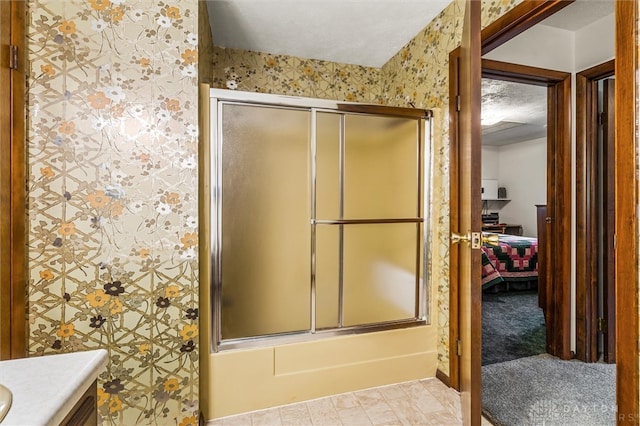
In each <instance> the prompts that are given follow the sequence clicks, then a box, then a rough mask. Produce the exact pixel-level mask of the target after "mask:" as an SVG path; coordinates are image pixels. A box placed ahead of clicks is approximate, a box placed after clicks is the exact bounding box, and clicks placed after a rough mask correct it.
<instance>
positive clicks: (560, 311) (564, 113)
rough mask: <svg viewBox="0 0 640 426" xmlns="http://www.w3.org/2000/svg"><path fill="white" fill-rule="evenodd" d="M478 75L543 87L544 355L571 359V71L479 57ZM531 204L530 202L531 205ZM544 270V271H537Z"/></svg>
mask: <svg viewBox="0 0 640 426" xmlns="http://www.w3.org/2000/svg"><path fill="white" fill-rule="evenodd" d="M482 76H483V77H486V78H492V79H495V80H505V81H511V82H516V83H523V84H531V85H536V86H543V87H547V105H548V107H547V148H546V149H547V162H546V170H547V171H546V173H547V185H546V186H547V190H546V193H547V218H550V219H551V222H549V220H547V224H546V226H547V230H546V235H547V238H546V242H547V247H539V250H541V251H542V250H546V252H547V253H549V256H547V257H546V277H545V279H544V280H542V282H543V283H544V285H545V288H542V289H540V293H541V294H544V295H545V297H544V298H542V297H541V300H540V301H541V302H542V303H541V307H542V309H543V311H544V315H545V324H546V335H547V342H546V349H547V353H549V354H551V355H554V356H557V357H559V358H561V359H569V358H571V269H570V265H571V244H570V242H571V226H570V224H571V125H570V123H571V96H570V92H571V74H570V73H566V72H561V71H554V70H547V69H543V68H536V67H528V66H523V65H516V64H509V63H505V62H498V61H492V60H487V59H483V61H482ZM532 207H533V206H532ZM541 272H543V273H544V272H545V271H541Z"/></svg>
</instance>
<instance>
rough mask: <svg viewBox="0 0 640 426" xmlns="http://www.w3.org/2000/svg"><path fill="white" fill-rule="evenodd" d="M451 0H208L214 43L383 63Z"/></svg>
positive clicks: (373, 63)
mask: <svg viewBox="0 0 640 426" xmlns="http://www.w3.org/2000/svg"><path fill="white" fill-rule="evenodd" d="M449 3H451V0H366V1H365V0H207V6H208V8H209V16H210V20H211V29H212V33H213V41H214V43H215V45H216V46H220V47H229V48H235V49H245V50H252V51H256V52H264V53H273V54H280V55H290V56H298V57H301V58H310V59H321V60H326V61H333V62H340V63H345V64H356V65H364V66H371V67H381V66H382V65H384V63H385V62H387V61H388V60H389V59H390V58H391V57H392V56H393V55H395V54H396V53H397V52H398V50H400V49H401V48H402V47H403V46H404V45H405V44H406V43H408V42H409V41H410V40H411V39H412V38H413V37H414V36H415V35H416V34H417V33H418V32H419V31H420V30H422V29H423V28H424V27H425V26H426V25H427V24H428V23H429V22H430V21H431V20H432V19H433V18H434V17H435V16H437V15H438V14H439V13H440V12H441V11H442V10H443V9H444V8H445V7H446V6H447V5H449Z"/></svg>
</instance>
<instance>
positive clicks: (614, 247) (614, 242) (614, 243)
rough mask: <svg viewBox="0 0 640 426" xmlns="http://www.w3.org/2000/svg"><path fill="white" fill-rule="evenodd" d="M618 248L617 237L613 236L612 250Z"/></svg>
mask: <svg viewBox="0 0 640 426" xmlns="http://www.w3.org/2000/svg"><path fill="white" fill-rule="evenodd" d="M617 247H618V236H617V235H616V234H613V249H614V250H615V249H616V248H617Z"/></svg>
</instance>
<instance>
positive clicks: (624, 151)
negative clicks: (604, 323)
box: [451, 2, 638, 423]
mask: <svg viewBox="0 0 640 426" xmlns="http://www.w3.org/2000/svg"><path fill="white" fill-rule="evenodd" d="M568 4H570V2H545V3H544V4H532V3H527V4H521V5H518V6H517V7H515V8H514V9H513V10H512V11H511V12H509V13H507V14H505V15H504V16H503V17H502V18H500V19H499V20H498V21H496V22H495V23H494V24H492V25H490V26H488V27H487V28H485V30H484V31H483V32H482V33H483V37H482V40H483V41H482V50H483V52H484V53H486V52H488V51H490V50H491V49H493V48H494V47H496V46H498V45H500V44H501V43H503V42H504V41H506V40H509V39H511V38H512V37H514V36H515V35H516V34H519V33H521V32H523V31H525V30H526V29H528V28H530V27H532V26H533V25H535V24H536V23H538V22H540V21H541V20H543V19H544V18H545V17H547V16H550V15H551V14H553V13H554V12H556V11H557V10H559V9H561V8H563V7H565V6H567V5H568ZM636 17H637V4H636V3H635V2H616V14H615V22H616V30H615V38H616V56H617V59H618V61H617V64H616V83H617V90H616V92H617V93H616V94H617V95H618V96H616V99H615V103H616V106H617V107H618V108H617V116H616V120H615V128H616V137H617V140H616V160H617V161H616V170H615V176H616V179H615V180H616V189H617V190H618V191H622V192H624V194H623V193H621V192H618V193H617V194H616V215H615V223H616V230H618V234H617V241H616V242H617V250H618V252H620V250H621V249H624V250H629V251H628V253H630V256H631V258H632V259H634V260H636V259H637V254H636V243H635V242H634V239H636V237H637V232H636V231H637V223H636V217H635V210H634V209H635V208H636V206H637V194H636V192H637V186H636V184H637V177H636V176H635V175H634V168H635V167H636V166H635V164H636V161H635V159H636V156H635V155H634V154H633V152H634V151H635V137H634V132H633V129H634V123H635V113H634V108H633V107H632V106H633V105H635V104H634V102H635V100H634V96H635V95H634V93H635V90H634V87H635V84H636V83H635V77H634V73H635V71H636V60H635V58H636V42H637V39H636V38H635V36H636V35H637V28H636V22H635V19H636ZM452 68H455V65H452ZM621 73H624V76H623V75H621ZM465 78H467V75H465ZM471 79H472V81H473V80H474V79H475V75H474V74H472V75H471ZM623 85H624V87H625V88H626V89H624V88H623V87H622V86H623ZM452 86H453V83H452ZM568 93H569V92H568V91H567V92H565V95H567V94H568ZM451 99H452V102H451V104H452V105H453V104H455V103H456V99H455V97H452V98H451ZM474 100H475V99H474ZM474 100H471V101H465V102H463V103H462V105H463V112H462V113H461V116H465V117H466V115H465V114H469V109H468V108H467V109H464V107H467V106H468V104H471V105H472V106H473V102H474ZM621 110H624V112H622V111H621ZM471 111H473V110H471ZM454 116H455V113H452V117H454ZM471 121H472V122H473V120H471ZM478 124H479V121H478ZM558 124H559V125H562V123H558ZM452 127H454V131H453V132H451V133H452V140H456V139H454V137H455V136H456V134H455V132H456V130H455V126H452ZM472 130H473V129H472ZM565 130H568V129H565ZM471 134H472V135H473V131H472V132H471ZM621 138H622V139H623V140H621ZM472 140H473V139H472ZM465 144H466V145H464V146H463V147H462V149H465V150H467V151H466V152H468V151H469V150H471V151H473V150H474V146H475V144H476V143H475V142H473V143H471V148H470V147H469V146H468V142H465ZM478 144H479V143H478ZM454 154H456V152H455V147H454V146H453V144H452V156H451V159H452V161H454V160H457V159H458V158H459V157H456V156H455V155H454ZM569 166H570V164H569ZM458 167H459V166H457V164H456V165H453V164H452V176H453V173H455V171H457V170H459V169H458ZM565 171H567V172H569V174H570V172H571V170H570V168H568V169H566V170H565ZM452 183H453V184H455V183H456V182H455V181H454V179H452ZM478 195H479V192H478ZM452 196H453V191H452ZM566 200H567V201H569V202H570V201H571V199H570V198H566ZM454 207H456V203H455V197H452V209H453V208H454ZM458 214H460V213H459V212H455V213H452V230H453V229H454V227H453V219H454V218H455V217H456V215H458ZM478 215H479V214H478ZM465 220H466V219H465ZM471 221H472V222H473V218H472V220H471ZM622 230H624V232H623V233H624V235H622V233H620V232H622ZM564 241H566V242H570V241H571V234H569V238H568V239H567V240H564ZM547 254H549V253H547ZM454 261H455V259H454V253H453V250H452V270H456V266H457V265H454V264H453V262H454ZM637 270H638V265H637V261H631V262H628V264H627V265H621V264H620V262H618V263H617V264H616V273H615V274H616V279H617V283H618V286H617V293H616V302H617V303H618V306H617V311H618V315H621V314H622V313H626V315H628V318H629V322H628V323H627V322H626V321H625V323H624V324H622V323H618V324H617V325H618V326H619V327H618V330H617V336H618V339H619V340H618V342H617V354H616V355H617V361H618V364H617V375H618V376H620V375H621V374H623V373H624V377H625V380H624V381H618V382H617V405H618V420H619V421H629V420H633V421H635V420H637V412H638V398H637V395H638V371H637V365H636V361H637V360H635V361H634V359H633V357H634V356H637V348H635V349H634V346H635V344H636V343H635V342H636V341H637V334H638V314H637V309H638V301H637V296H636V291H637ZM458 273H460V274H463V273H464V271H462V270H461V271H454V272H453V273H452V279H453V278H454V277H455V276H457V274H458ZM623 278H624V279H625V284H624V285H621V284H622V279H623ZM452 283H453V281H452ZM472 293H473V292H472ZM451 294H452V295H456V296H458V294H457V293H456V292H455V291H452V292H451ZM472 297H473V294H472ZM455 308H456V307H455V306H454V305H453V304H452V309H455ZM474 315H477V310H475V309H474V310H472V312H471V318H472V319H473V320H474V321H475V320H476V319H477V317H474ZM465 326H467V327H468V323H465ZM463 335H466V333H463ZM623 338H624V342H622V339H623ZM475 342H476V341H474V340H472V341H471V345H472V348H473V347H474V346H473V344H474V343H475ZM462 343H463V344H466V343H468V342H467V341H463V342H462ZM632 345H634V346H632ZM621 348H626V349H627V350H626V351H623V350H622V349H621ZM472 350H473V349H472ZM627 351H628V352H627ZM627 354H628V355H627ZM623 356H624V357H625V360H624V363H623V362H621V357H623ZM453 364H454V363H452V365H453ZM622 364H624V366H623V365H622ZM475 365H476V364H472V366H471V367H472V368H471V371H472V373H471V380H470V383H465V386H464V391H465V392H468V391H469V389H470V390H471V394H472V395H473V394H474V393H475V392H477V390H478V389H479V386H480V383H479V382H480V379H479V377H478V376H477V375H474V374H473V367H475ZM464 368H465V369H467V368H469V365H467V363H466V361H465V366H464ZM451 371H452V382H453V383H455V380H454V376H453V374H455V372H454V370H453V368H452V370H451ZM473 377H475V380H474V379H473ZM627 379H628V380H627ZM474 383H475V385H474ZM476 420H477V419H476V418H475V417H473V416H472V421H473V422H474V423H475V421H476Z"/></svg>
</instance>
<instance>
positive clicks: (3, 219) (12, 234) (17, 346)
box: [0, 1, 27, 359]
mask: <svg viewBox="0 0 640 426" xmlns="http://www.w3.org/2000/svg"><path fill="white" fill-rule="evenodd" d="M24 3H25V2H23V1H10V2H0V19H2V25H1V26H2V31H1V33H0V45H1V46H2V57H3V62H2V63H1V64H0V66H1V68H2V69H0V74H1V75H2V77H1V79H2V80H1V81H2V83H1V86H0V97H1V101H0V102H2V107H1V108H0V132H2V134H1V135H0V149H1V150H2V152H3V156H2V159H1V160H0V200H1V204H2V206H1V207H0V294H1V295H2V296H1V297H0V312H1V315H2V316H1V317H0V330H1V331H0V359H9V358H21V357H24V356H25V354H26V339H27V336H26V323H27V319H26V315H25V312H26V275H27V267H26V266H27V264H26V235H25V231H26V228H25V226H26V220H27V215H26V146H25V127H24V126H25V113H24V112H25V86H26V80H25V78H26V74H25V60H24V57H25V54H24V51H25V46H26V43H25V23H26V19H25V13H26V9H25V4H24ZM11 44H12V45H14V46H16V47H17V48H18V52H19V56H18V58H19V60H18V64H17V66H18V67H17V68H18V69H16V70H10V69H8V64H7V63H6V62H5V61H6V58H8V57H9V55H8V52H7V50H8V46H9V45H11Z"/></svg>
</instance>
